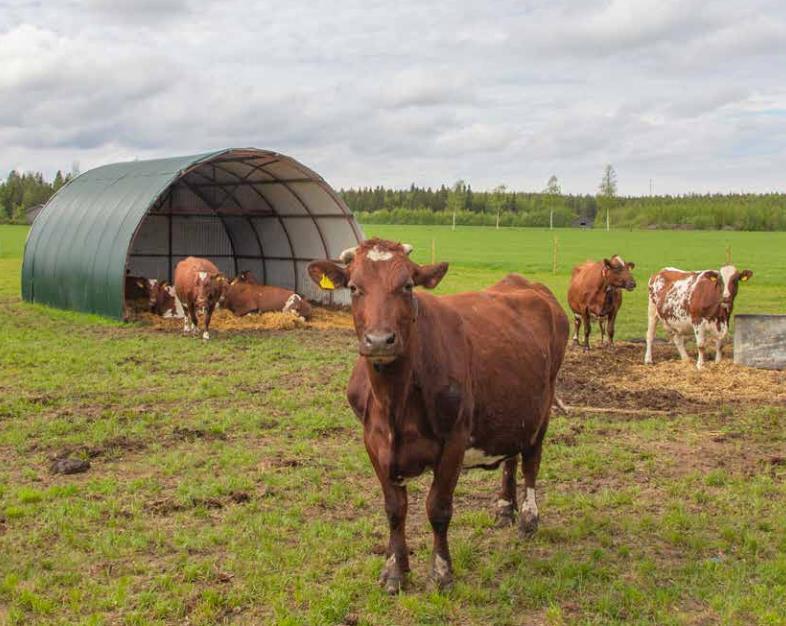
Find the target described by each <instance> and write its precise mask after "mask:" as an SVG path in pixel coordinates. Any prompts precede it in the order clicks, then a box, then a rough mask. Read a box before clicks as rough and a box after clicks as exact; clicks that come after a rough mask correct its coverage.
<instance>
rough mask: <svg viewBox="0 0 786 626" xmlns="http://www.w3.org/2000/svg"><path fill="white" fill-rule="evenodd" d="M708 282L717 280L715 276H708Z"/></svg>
mask: <svg viewBox="0 0 786 626" xmlns="http://www.w3.org/2000/svg"><path fill="white" fill-rule="evenodd" d="M710 280H711V281H712V282H717V280H718V278H717V277H716V276H710Z"/></svg>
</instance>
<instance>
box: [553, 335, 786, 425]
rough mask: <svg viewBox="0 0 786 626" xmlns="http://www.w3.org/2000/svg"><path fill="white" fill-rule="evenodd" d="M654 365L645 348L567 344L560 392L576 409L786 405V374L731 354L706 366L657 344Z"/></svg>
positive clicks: (670, 410)
mask: <svg viewBox="0 0 786 626" xmlns="http://www.w3.org/2000/svg"><path fill="white" fill-rule="evenodd" d="M653 352H654V354H653V356H654V360H655V364H654V365H645V364H644V346H643V345H641V344H634V343H624V342H618V343H617V344H615V347H614V348H613V349H607V348H594V349H593V350H591V351H590V352H584V351H583V350H581V349H580V348H577V347H575V346H573V345H570V346H569V347H568V351H567V354H566V355H565V362H564V364H563V366H562V370H561V371H560V377H559V382H558V387H557V394H558V395H559V397H560V399H561V400H562V402H564V403H565V404H566V405H568V406H570V407H571V408H575V409H577V410H578V409H581V408H584V407H594V408H610V409H611V408H616V409H622V410H629V411H631V412H632V413H635V412H636V411H637V410H640V411H641V413H647V412H650V413H652V412H657V413H660V412H666V413H675V414H676V413H703V412H706V411H712V410H716V409H718V408H719V407H721V406H723V405H727V404H732V405H738V404H742V403H746V404H750V403H753V404H758V405H769V406H778V405H784V406H786V372H776V371H768V370H758V369H754V368H750V367H743V366H741V365H735V364H734V363H733V362H732V360H731V358H730V357H729V356H728V355H724V360H723V361H722V362H721V363H719V364H715V363H713V362H709V363H707V364H706V365H705V366H704V369H703V370H701V371H699V370H697V369H696V366H695V362H694V361H689V362H683V361H680V360H679V358H678V356H677V355H676V350H675V349H674V347H673V346H672V345H671V344H656V345H655V346H654V349H653Z"/></svg>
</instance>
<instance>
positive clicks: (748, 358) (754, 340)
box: [734, 315, 786, 370]
mask: <svg viewBox="0 0 786 626" xmlns="http://www.w3.org/2000/svg"><path fill="white" fill-rule="evenodd" d="M734 362H735V363H737V364H738V365H747V366H748V367H757V368H759V369H767V370H782V369H786V315H736V316H735V317H734Z"/></svg>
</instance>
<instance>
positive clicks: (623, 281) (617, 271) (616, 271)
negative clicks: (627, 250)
mask: <svg viewBox="0 0 786 626" xmlns="http://www.w3.org/2000/svg"><path fill="white" fill-rule="evenodd" d="M634 267H636V264H635V263H626V262H625V261H623V260H622V257H621V256H620V255H619V254H615V255H614V256H613V257H611V260H609V259H603V277H604V278H605V279H606V282H607V283H608V284H609V286H611V287H614V288H615V289H627V290H628V291H632V290H633V289H635V288H636V279H635V278H633V274H631V273H630V271H631V270H632V269H633V268H634Z"/></svg>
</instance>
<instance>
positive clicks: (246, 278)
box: [232, 270, 257, 285]
mask: <svg viewBox="0 0 786 626" xmlns="http://www.w3.org/2000/svg"><path fill="white" fill-rule="evenodd" d="M236 283H251V284H253V285H256V284H257V278H256V276H254V274H253V273H252V272H251V271H250V270H243V271H242V272H240V274H238V275H237V276H236V277H235V279H234V280H233V281H232V284H233V285H234V284H236Z"/></svg>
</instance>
